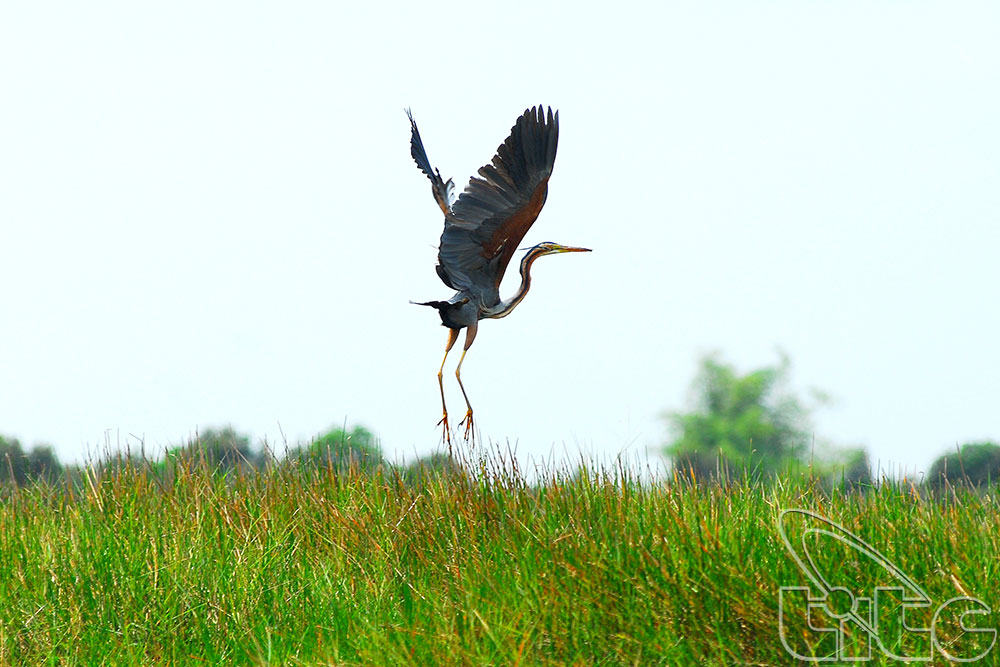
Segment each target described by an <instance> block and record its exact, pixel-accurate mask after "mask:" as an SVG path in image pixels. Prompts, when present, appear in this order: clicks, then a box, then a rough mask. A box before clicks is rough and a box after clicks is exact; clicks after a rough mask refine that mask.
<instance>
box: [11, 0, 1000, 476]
mask: <svg viewBox="0 0 1000 667" xmlns="http://www.w3.org/2000/svg"><path fill="white" fill-rule="evenodd" d="M998 34H1000V5H997V4H996V3H993V2H980V3H977V2H962V3H956V2H935V3H927V2H907V3H901V2H837V3H830V2H824V3H820V2H803V1H801V0H795V1H791V2H759V3H748V2H732V3H722V2H685V3H666V2H655V3H653V2H651V3H648V4H641V3H640V4H636V3H629V2H615V3H609V4H606V5H603V6H602V8H601V9H593V8H590V7H589V6H588V5H587V4H586V3H567V4H565V5H561V6H559V5H553V4H547V3H520V2H506V3H499V4H498V3H490V4H484V3H464V2H463V3H444V4H442V3H435V4H433V5H424V4H422V3H412V2H405V3H350V4H347V3H332V2H315V3H292V2H284V3H267V4H264V3H247V2H211V3H206V2H171V3H161V4H159V5H151V4H149V3H134V2H121V3H109V2H100V1H97V2H89V3H46V2H5V3H3V4H2V5H0V253H2V256H0V257H2V258H0V317H2V318H3V324H2V326H0V433H2V434H4V435H7V436H13V437H17V438H19V439H21V441H22V442H24V443H25V444H29V445H30V444H32V443H37V442H44V443H51V444H53V445H55V446H56V448H57V450H58V453H59V455H60V457H61V458H62V459H63V460H64V461H68V460H78V459H80V458H82V456H83V455H84V453H85V452H86V451H87V450H88V448H89V449H94V448H97V447H100V446H101V445H102V443H104V442H105V441H106V440H110V441H111V442H112V443H122V444H124V443H126V442H129V443H131V444H132V446H135V443H137V442H138V439H139V438H142V439H144V440H145V443H146V448H147V450H151V451H154V452H155V451H157V450H160V451H162V448H164V447H166V446H169V445H173V444H178V443H179V442H180V441H182V440H183V439H184V438H186V437H187V436H189V435H191V434H193V433H194V432H195V430H196V429H204V428H208V427H216V426H222V425H226V424H231V425H232V426H233V427H234V428H236V429H237V430H240V431H244V432H247V433H249V434H251V435H252V436H253V437H254V438H255V439H257V440H259V439H261V438H265V437H266V438H268V439H269V440H271V441H276V440H277V441H280V440H281V438H282V433H283V434H284V437H286V438H287V439H288V440H289V441H290V442H295V441H297V440H300V439H307V438H309V437H310V436H313V435H316V434H317V433H320V432H322V431H325V430H326V429H328V428H329V427H331V426H337V425H340V424H342V423H344V422H345V421H346V422H347V423H348V424H349V425H351V424H362V425H365V426H366V427H368V428H370V429H371V430H373V431H374V432H375V433H376V434H377V435H379V436H380V437H381V440H382V445H383V447H384V448H385V450H386V452H387V454H388V455H389V456H390V458H398V459H409V458H412V457H413V456H415V455H419V454H425V453H429V452H430V451H432V450H433V449H435V447H436V445H437V442H438V440H439V432H438V430H437V428H436V427H435V424H436V422H437V421H438V419H439V418H440V402H439V397H438V389H437V382H436V377H435V374H436V372H437V367H438V364H439V362H440V358H441V354H442V352H443V346H444V343H445V339H446V330H445V329H444V328H442V327H441V326H440V324H439V321H438V318H437V315H436V313H435V312H434V311H433V310H431V309H427V308H420V307H417V306H412V305H410V304H409V303H408V301H409V300H411V299H413V300H418V301H423V300H429V299H443V298H447V297H448V296H450V294H451V291H450V290H449V289H448V288H447V287H445V286H444V285H443V284H442V283H441V282H440V281H439V279H438V277H437V275H436V274H435V272H434V263H435V258H436V244H437V240H438V237H439V235H440V233H441V228H442V220H441V215H440V212H439V210H438V209H437V207H436V206H435V204H434V201H433V199H432V198H431V195H430V188H429V184H428V182H427V180H426V179H425V178H424V176H423V175H422V174H421V173H420V172H419V171H418V170H417V168H416V167H415V165H414V164H413V162H412V161H411V159H410V156H409V146H408V140H409V126H408V123H407V120H406V116H405V114H404V113H403V109H404V107H411V108H412V109H413V113H414V116H415V117H416V120H417V122H418V123H419V124H420V128H421V132H422V134H423V138H424V142H425V145H426V146H427V150H428V153H429V155H430V159H431V161H432V162H433V163H434V164H435V166H437V167H438V168H440V170H441V172H442V173H443V174H444V175H445V176H446V177H449V176H450V177H452V178H454V179H455V181H456V183H457V184H458V185H459V188H461V187H464V184H465V183H466V182H467V179H468V177H469V175H470V174H472V173H473V172H474V170H475V169H477V168H478V167H479V166H481V165H482V164H484V163H486V162H487V161H488V160H489V159H490V158H491V157H492V156H493V152H494V151H495V149H496V147H497V145H498V144H499V143H500V142H501V141H502V140H503V139H504V138H505V137H506V136H507V134H508V132H509V129H510V127H511V125H512V124H513V122H514V120H515V119H516V118H517V116H518V115H520V114H521V113H522V112H523V111H524V109H525V108H526V107H528V106H531V105H534V104H539V103H541V104H546V105H552V106H553V107H555V108H558V109H559V111H560V120H561V123H560V128H561V133H560V143H559V153H558V157H557V159H556V166H555V172H554V174H553V176H552V180H551V182H550V190H549V198H548V203H547V204H546V206H545V209H544V210H543V212H542V214H541V216H540V217H539V219H538V221H537V222H536V223H535V226H534V227H533V228H532V230H531V231H530V232H529V234H528V236H527V237H526V238H525V241H524V245H526V246H527V245H532V244H534V243H538V242H541V241H545V240H551V241H556V242H559V243H563V244H569V245H582V246H587V247H590V248H593V249H594V252H593V253H591V254H588V255H562V256H555V257H546V258H543V259H541V260H539V261H538V263H536V264H535V268H534V272H533V273H534V284H533V288H532V291H531V293H530V294H529V295H528V297H527V299H525V301H524V302H523V303H522V304H521V306H520V307H519V308H518V310H517V311H516V312H515V313H513V314H512V315H511V316H510V317H508V318H506V319H503V320H497V321H487V322H485V323H484V324H483V326H482V327H481V329H480V331H479V336H478V338H477V340H476V343H475V345H474V347H473V348H472V350H471V351H470V352H469V355H468V357H467V359H466V362H465V365H464V367H463V379H464V380H465V382H466V388H467V389H468V391H469V394H470V398H471V399H472V402H473V405H474V407H475V408H476V416H477V419H478V425H479V427H480V428H481V434H482V437H483V438H485V439H489V440H492V441H494V442H500V443H506V442H508V441H509V442H510V443H511V444H514V443H516V444H517V451H518V454H519V456H520V457H522V460H524V459H527V458H528V457H532V458H534V459H539V458H548V457H550V456H552V457H555V458H557V459H559V458H563V457H573V456H575V455H576V454H577V452H579V451H584V452H586V453H588V454H592V455H595V456H597V457H607V456H614V455H615V454H617V453H619V452H644V451H645V450H646V449H647V448H649V447H657V446H659V445H660V444H662V443H663V441H664V440H665V439H666V437H667V432H666V430H665V426H664V423H663V421H662V419H661V414H662V412H663V411H664V410H668V409H679V408H683V407H685V405H686V403H685V402H686V400H687V388H688V385H689V383H690V381H691V379H692V377H693V375H694V373H695V370H696V367H697V361H698V358H699V357H700V355H702V354H703V353H705V352H709V351H712V350H717V351H719V352H720V353H721V354H722V355H723V358H725V359H726V360H728V361H731V362H733V363H735V364H736V366H737V367H738V368H739V369H740V370H742V371H747V370H750V369H752V368H755V367H758V366H760V365H763V364H770V363H774V362H776V361H777V358H778V357H777V353H776V349H778V348H780V349H782V350H784V351H785V352H786V353H787V354H788V356H789V357H790V358H791V360H792V363H793V367H792V379H793V388H795V389H798V390H799V391H801V392H803V393H805V391H806V390H807V389H808V388H810V387H816V388H820V389H822V390H824V391H826V392H828V393H829V394H831V395H832V396H833V397H834V399H835V403H834V405H832V406H831V407H828V408H826V409H823V410H821V411H820V412H818V413H817V414H816V419H815V427H816V435H817V437H818V438H821V439H828V440H831V441H833V442H835V443H838V444H841V445H845V446H858V445H863V446H865V447H866V448H867V449H868V451H869V452H870V454H871V457H872V459H873V461H875V462H877V463H879V464H880V465H881V466H882V467H883V468H886V467H892V468H895V469H898V468H900V467H902V468H904V469H906V470H910V471H914V470H925V469H926V468H927V467H928V466H929V464H930V462H931V461H932V460H933V459H934V458H935V457H936V456H938V455H940V454H942V453H945V452H947V451H949V450H953V449H954V447H955V446H956V445H957V444H959V443H961V442H965V441H968V440H973V439H986V438H992V439H1000V408H998V404H1000V346H998V344H997V336H998V332H1000V307H998V305H997V304H998V303H1000V286H998V285H1000V280H998V269H997V262H998V247H1000V187H998V184H1000V129H998V127H1000V123H998V121H997V119H998V118H1000V86H998V85H997V72H998V71H1000V40H998V39H997V35H998ZM515 262H516V259H515ZM515 267H516V264H515ZM510 273H511V275H510V276H509V278H510V279H509V280H508V281H506V282H505V293H509V291H510V290H513V289H514V288H515V286H516V282H517V275H516V270H512V271H511V272H510ZM457 360H458V359H457V355H455V356H454V357H453V358H452V359H451V360H450V362H449V365H448V370H447V374H446V379H447V381H448V385H447V391H448V400H449V405H450V407H451V408H452V413H453V416H454V417H455V420H456V421H457V419H458V418H460V417H461V415H462V414H463V412H464V411H463V410H462V406H463V403H462V398H461V394H460V393H459V391H458V387H457V385H456V384H455V383H454V375H453V374H452V369H453V368H454V364H455V363H456V362H457ZM279 425H280V427H279Z"/></svg>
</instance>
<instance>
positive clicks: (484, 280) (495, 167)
mask: <svg viewBox="0 0 1000 667" xmlns="http://www.w3.org/2000/svg"><path fill="white" fill-rule="evenodd" d="M406 115H407V117H408V118H409V119H410V130H411V131H410V155H412V156H413V159H414V161H415V162H416V163H417V166H418V167H420V171H422V172H424V174H426V175H427V178H429V179H430V181H431V193H432V194H433V195H434V201H436V202H437V205H438V207H440V209H441V212H442V213H444V232H443V233H442V234H441V244H440V246H439V248H438V263H437V267H436V269H437V274H438V276H439V277H440V278H441V280H442V281H444V284H445V285H447V286H448V287H450V288H451V289H453V290H455V294H454V295H453V296H452V297H451V298H450V299H448V300H447V301H426V302H423V303H419V304H418V305H421V306H431V307H432V308H436V309H437V311H438V314H439V315H440V316H441V324H442V325H444V326H445V327H447V328H448V342H447V344H446V345H445V349H444V358H443V359H441V367H440V368H439V369H438V388H439V389H440V390H441V410H442V412H443V413H444V416H443V417H442V418H441V421H440V422H438V423H439V424H444V433H445V438H446V439H447V440H448V442H450V441H451V432H450V430H449V428H448V406H447V405H446V404H445V400H444V383H443V381H442V374H443V373H444V363H445V361H446V360H447V359H448V353H449V352H450V351H451V348H452V347H454V345H455V341H457V340H458V334H459V332H460V331H461V330H462V329H465V331H466V333H465V346H464V348H463V349H462V357H461V359H459V361H458V367H457V368H456V369H455V377H456V378H457V379H458V386H459V388H460V389H461V390H462V396H463V397H464V398H465V407H466V409H467V411H466V413H465V417H464V418H463V419H462V421H461V422H459V426H462V425H463V424H464V426H465V437H466V439H468V437H469V433H470V431H472V404H471V403H469V395H468V394H466V393H465V386H464V385H463V384H462V362H464V361H465V354H466V353H467V352H468V351H469V348H470V347H471V346H472V342H473V341H474V340H475V339H476V333H477V332H478V331H479V320H482V319H486V318H490V319H499V318H501V317H506V316H507V315H510V313H511V312H512V311H513V310H514V309H515V308H516V307H517V305H518V304H519V303H521V301H522V300H523V299H524V297H525V295H526V294H527V293H528V289H530V288H531V265H532V264H533V263H534V261H535V260H536V259H538V258H539V257H544V256H545V255H555V254H560V253H565V252H590V249H589V248H576V247H573V246H564V245H559V244H558V243H551V242H548V241H546V242H545V243H539V244H538V245H536V246H534V247H533V248H531V249H529V250H528V252H527V253H525V255H524V257H522V258H521V266H520V270H521V286H520V287H519V288H518V289H517V291H516V292H515V293H514V294H513V295H512V296H511V297H510V298H507V299H501V298H500V281H501V280H502V279H503V275H504V271H506V270H507V265H508V264H509V263H510V260H511V258H512V257H513V256H514V252H515V250H516V249H517V246H518V244H519V243H520V242H521V239H522V238H524V235H525V234H526V233H527V231H528V229H529V228H530V227H531V225H532V224H533V223H534V222H535V219H536V218H537V217H538V214H539V212H540V211H541V210H542V206H544V205H545V198H546V196H547V195H548V189H549V177H550V176H551V175H552V167H553V165H554V164H555V159H556V146H557V144H558V143H559V112H558V111H557V112H556V113H555V114H553V113H552V109H551V108H549V109H548V113H546V111H545V109H543V108H542V107H541V106H539V107H532V108H531V109H527V110H526V111H525V112H524V114H523V115H522V116H521V117H520V118H518V119H517V122H515V123H514V127H513V128H511V131H510V136H509V137H507V140H506V141H504V142H503V143H502V144H500V147H499V148H498V149H497V152H496V155H495V156H494V157H493V160H492V161H491V162H490V163H489V164H487V165H486V166H484V167H482V168H481V169H480V170H479V176H478V177H476V176H473V177H472V178H471V179H470V180H469V184H468V185H467V186H466V188H465V191H464V192H462V194H460V195H459V196H458V199H457V200H456V199H455V197H454V188H455V186H454V183H453V182H452V180H451V179H448V180H447V181H445V180H444V179H443V178H442V177H441V173H440V172H439V171H438V170H437V169H435V168H433V167H431V163H430V160H428V159H427V151H425V150H424V143H423V141H422V140H421V139H420V132H419V131H418V130H417V124H416V123H415V122H414V120H413V114H411V113H410V111H409V110H407V111H406Z"/></svg>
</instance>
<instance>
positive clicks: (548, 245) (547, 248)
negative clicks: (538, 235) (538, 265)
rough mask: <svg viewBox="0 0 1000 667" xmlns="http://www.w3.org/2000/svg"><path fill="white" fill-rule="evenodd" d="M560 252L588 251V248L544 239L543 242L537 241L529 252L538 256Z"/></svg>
mask: <svg viewBox="0 0 1000 667" xmlns="http://www.w3.org/2000/svg"><path fill="white" fill-rule="evenodd" d="M562 252H590V248H576V247H573V246H568V245H559V244H558V243H553V242H552V241H545V242H544V243H539V244H538V245H536V246H535V247H534V248H532V249H531V254H535V253H537V254H538V256H539V257H541V256H542V255H555V254H558V253H562Z"/></svg>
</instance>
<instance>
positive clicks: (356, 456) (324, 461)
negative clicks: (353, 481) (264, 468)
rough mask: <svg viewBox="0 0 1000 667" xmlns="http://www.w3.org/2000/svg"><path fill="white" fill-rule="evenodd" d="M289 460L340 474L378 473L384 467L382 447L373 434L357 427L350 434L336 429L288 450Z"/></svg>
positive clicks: (361, 427)
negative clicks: (326, 468) (356, 471)
mask: <svg viewBox="0 0 1000 667" xmlns="http://www.w3.org/2000/svg"><path fill="white" fill-rule="evenodd" d="M287 458H288V459H289V460H292V461H298V463H299V464H300V465H302V464H312V465H316V466H320V467H330V468H334V469H336V470H339V471H345V472H346V471H348V470H360V471H363V472H369V473H371V472H375V471H376V470H378V468H379V467H380V466H382V465H384V463H385V461H384V460H383V458H382V448H381V447H380V446H379V444H378V440H377V439H376V437H375V435H374V434H372V432H371V431H369V430H368V429H366V428H365V427H363V426H355V427H354V428H353V429H352V430H351V431H350V432H348V431H346V430H344V429H342V428H334V429H331V430H329V431H327V432H326V433H324V434H323V435H321V436H319V437H318V438H316V439H315V440H313V441H312V442H311V443H309V444H308V445H305V446H301V445H300V446H299V447H296V448H294V449H291V450H289V452H288V456H287Z"/></svg>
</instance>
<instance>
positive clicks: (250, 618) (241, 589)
mask: <svg viewBox="0 0 1000 667" xmlns="http://www.w3.org/2000/svg"><path fill="white" fill-rule="evenodd" d="M785 508H804V509H810V510H812V511H815V512H817V513H819V514H822V515H824V516H828V517H830V518H831V519H832V520H834V521H837V522H838V523H840V524H842V525H844V526H845V527H846V528H848V529H849V530H851V531H852V532H854V533H855V534H857V535H859V536H860V537H862V538H863V539H864V540H865V541H867V542H868V543H869V544H872V545H875V546H876V547H877V548H878V549H879V550H880V551H881V552H882V553H883V554H885V555H886V556H887V558H889V559H890V560H891V561H892V562H893V563H895V564H896V565H897V566H899V568H900V569H901V570H902V571H904V572H905V573H907V574H908V575H909V576H910V577H912V579H913V580H914V581H916V582H919V583H920V585H922V586H923V587H924V590H926V591H927V593H928V594H929V595H930V597H931V598H933V599H934V601H935V605H936V604H938V603H940V602H941V601H944V600H946V599H948V598H951V597H954V596H956V595H959V594H960V593H959V591H967V592H968V593H969V594H970V595H972V596H975V597H977V598H980V599H982V600H983V601H984V602H985V603H987V604H988V605H990V607H991V608H996V607H997V606H998V603H1000V593H998V589H997V587H996V584H995V582H996V581H997V577H998V574H1000V573H998V572H997V567H998V565H997V564H998V558H997V555H998V553H1000V549H998V547H1000V519H998V513H997V503H996V499H995V498H994V497H993V496H990V495H987V494H981V493H974V492H970V491H961V490H955V489H953V490H950V491H949V492H947V493H943V494H941V495H939V496H938V497H936V498H928V497H925V496H924V495H921V494H918V493H917V492H916V491H915V489H914V488H912V487H911V486H910V485H908V484H906V483H905V482H898V483H884V484H881V485H879V486H878V487H876V488H870V489H868V490H867V491H866V492H864V493H859V492H839V491H832V492H826V491H824V490H822V489H821V488H820V487H819V486H818V485H816V484H814V483H810V482H809V481H808V480H807V479H804V478H801V477H794V478H793V477H789V478H784V479H779V480H776V481H775V482H773V483H771V484H742V483H731V484H727V485H725V486H721V485H718V484H712V485H694V484H691V483H689V482H685V481H683V480H679V479H676V480H673V481H672V482H670V483H665V484H657V485H651V484H648V483H646V484H641V483H640V482H639V481H638V480H636V479H635V478H633V477H632V476H630V474H629V473H628V472H627V471H625V470H623V469H621V468H614V469H610V470H603V471H589V472H583V473H581V474H577V475H574V476H567V475H563V476H558V475H549V476H548V478H547V479H545V480H544V481H542V482H539V483H537V484H535V485H529V484H528V483H526V482H525V480H524V479H523V478H522V477H521V476H520V475H519V474H517V473H516V472H510V471H509V470H508V471H504V470H502V469H501V467H499V466H494V465H493V464H491V463H490V462H488V461H484V462H480V463H479V465H478V471H477V473H476V474H474V475H454V474H452V475H446V476H442V477H429V478H427V479H425V480H423V481H421V482H419V483H416V484H414V483H412V482H411V483H404V482H403V480H401V479H399V478H398V477H395V476H392V475H364V474H337V473H334V472H330V471H324V470H316V469H302V468H295V467H283V468H282V467H276V468H273V469H270V470H267V471H265V472H262V473H259V474H253V475H238V474H231V475H229V476H228V477H227V476H222V475H218V474H212V472H211V471H209V470H206V469H205V468H204V466H199V465H196V464H193V463H191V462H178V463H177V464H176V466H175V468H174V470H173V471H172V474H171V475H168V476H167V477H166V478H164V477H159V476H155V475H152V474H151V473H149V472H148V471H145V470H142V469H134V468H128V467H126V468H124V469H121V470H119V471H117V472H115V473H111V474H106V475H104V476H101V477H99V476H97V475H96V473H95V474H92V475H90V476H88V478H87V480H86V482H85V483H84V484H83V485H82V486H81V487H78V488H70V487H67V486H56V487H50V486H45V485H36V486H32V487H28V488H24V489H20V490H16V491H13V490H10V489H8V490H7V493H6V496H5V497H4V499H3V500H2V501H0V665H29V664H31V665H44V664H59V665H102V664H104V665H149V664H171V665H188V664H191V665H197V664H255V665H258V664H259V665H272V664H273V665H286V664H291V665H354V664H378V665H397V664H398V665H407V664H416V665H441V664H462V665H573V664H581V665H658V664H662V665H703V664H707V665H738V664H751V665H783V664H803V663H797V662H795V661H794V660H792V659H791V657H790V656H789V655H788V654H787V653H786V652H785V650H784V649H783V647H782V645H781V642H780V639H779V628H778V593H779V589H780V588H781V587H782V586H793V585H806V584H807V583H808V581H807V580H806V578H805V576H804V575H803V574H802V573H801V572H800V571H799V569H798V567H797V566H796V564H795V562H794V561H793V560H792V558H791V557H790V556H789V554H788V551H787V550H786V548H785V545H784V544H783V543H782V541H781V539H780V537H779V535H778V532H777V529H776V521H777V517H778V514H779V512H780V510H782V509H785ZM825 567H827V568H830V569H829V570H828V571H831V572H833V575H831V580H833V579H834V577H846V578H847V579H848V580H849V581H853V582H857V586H858V587H859V590H868V589H866V588H864V587H866V586H871V585H872V584H873V583H877V582H878V581H880V580H879V577H881V576H882V575H883V574H884V573H880V572H879V571H878V568H877V567H875V566H872V565H871V563H870V562H869V561H866V560H864V559H861V560H859V559H857V558H853V559H852V558H851V557H850V554H847V556H844V555H843V554H840V555H838V557H837V558H835V559H833V560H832V561H831V562H829V563H826V564H825ZM987 620H990V621H991V623H990V625H991V627H996V626H997V625H1000V618H998V615H997V614H993V615H992V616H991V617H990V618H988V619H987ZM977 624H978V625H982V624H981V623H977ZM939 630H940V632H941V634H942V636H943V637H944V638H945V639H944V641H960V640H958V634H960V632H959V631H957V630H955V629H954V628H951V629H948V628H944V624H942V628H939ZM794 632H798V633H801V632H803V630H802V624H801V623H799V624H798V625H797V626H796V629H795V631H794ZM901 641H903V640H901ZM950 645H952V646H955V644H950ZM996 651H997V654H996V655H1000V647H998V648H997V649H996ZM991 657H996V656H991ZM871 664H895V663H891V662H888V661H881V660H873V661H872V663H871ZM984 664H987V663H984Z"/></svg>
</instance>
